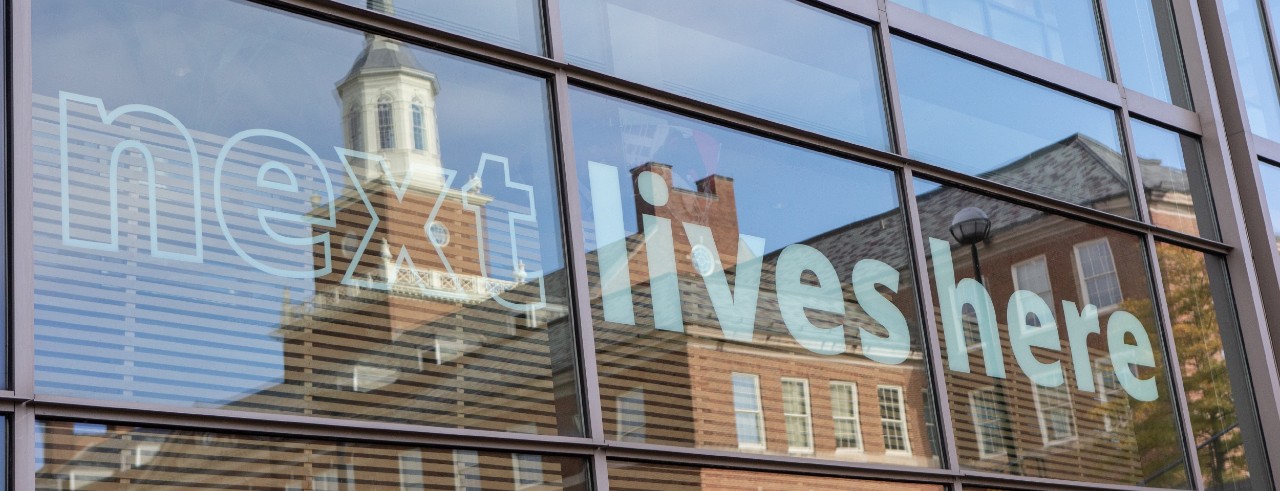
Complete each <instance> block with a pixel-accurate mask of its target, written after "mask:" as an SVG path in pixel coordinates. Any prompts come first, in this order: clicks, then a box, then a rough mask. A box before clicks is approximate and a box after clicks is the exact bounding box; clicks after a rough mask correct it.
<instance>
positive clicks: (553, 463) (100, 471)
mask: <svg viewBox="0 0 1280 491" xmlns="http://www.w3.org/2000/svg"><path fill="white" fill-rule="evenodd" d="M74 425H75V423H72V422H67V421H41V422H38V424H37V426H38V430H39V431H38V433H37V441H36V454H37V455H39V456H40V460H39V461H38V462H37V464H36V489H68V490H77V489H82V490H93V489H138V488H144V489H145V488H156V489H159V488H164V489H276V490H299V491H301V490H303V489H311V490H315V491H320V490H332V491H341V490H352V489H388V490H391V489H394V490H399V491H414V490H422V489H457V490H479V489H513V486H514V489H539V490H552V489H558V490H572V491H587V490H588V489H590V487H589V486H588V485H587V482H586V481H587V480H586V475H587V474H586V472H587V468H586V462H585V461H583V460H582V459H580V458H576V457H562V456H555V455H533V454H511V453H504V452H489V451H480V452H477V451H467V450H459V451H453V450H449V449H441V448H428V447H421V448H414V447H403V446H392V445H376V444H368V443H349V442H335V441H325V440H313V439H288V438H283V437H266V436H248V435H234V434H228V433H213V432H206V431H192V430H169V429H160V428H145V427H135V426H124V425H109V426H108V429H107V431H106V432H104V433H103V434H101V435H78V434H76V433H74V432H73V431H72V427H73V426H74Z"/></svg>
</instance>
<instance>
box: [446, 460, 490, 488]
mask: <svg viewBox="0 0 1280 491" xmlns="http://www.w3.org/2000/svg"><path fill="white" fill-rule="evenodd" d="M453 489H455V490H456V491H482V490H483V489H484V488H483V487H482V486H481V482H480V454H478V453H476V451H475V450H454V451H453Z"/></svg>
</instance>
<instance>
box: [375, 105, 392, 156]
mask: <svg viewBox="0 0 1280 491" xmlns="http://www.w3.org/2000/svg"><path fill="white" fill-rule="evenodd" d="M394 121H395V119H394V118H393V117H392V114H391V99H390V98H382V99H379V100H378V148H381V149H383V150H387V149H391V148H395V146H396V133H395V123H394Z"/></svg>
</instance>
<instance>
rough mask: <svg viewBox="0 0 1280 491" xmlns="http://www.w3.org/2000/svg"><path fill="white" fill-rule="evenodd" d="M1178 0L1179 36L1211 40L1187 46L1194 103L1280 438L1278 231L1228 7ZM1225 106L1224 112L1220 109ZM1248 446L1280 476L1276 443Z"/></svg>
mask: <svg viewBox="0 0 1280 491" xmlns="http://www.w3.org/2000/svg"><path fill="white" fill-rule="evenodd" d="M1173 5H1174V13H1175V18H1176V19H1178V20H1179V22H1178V23H1177V25H1178V29H1179V31H1180V32H1179V38H1180V39H1184V40H1185V39H1193V40H1201V39H1203V40H1205V44H1204V45H1196V46H1194V48H1195V49H1184V50H1183V56H1184V60H1185V61H1186V64H1187V73H1188V76H1187V79H1188V85H1189V86H1190V88H1191V90H1192V94H1191V95H1192V98H1193V100H1197V101H1201V102H1200V103H1198V104H1196V106H1197V108H1198V109H1199V111H1198V112H1200V114H1202V117H1201V120H1202V122H1203V124H1204V125H1205V127H1204V129H1205V138H1204V139H1203V140H1202V142H1201V143H1202V146H1203V151H1204V157H1205V166H1206V172H1207V174H1208V178H1209V187H1210V190H1211V194H1212V196H1213V204H1214V209H1215V212H1216V214H1217V218H1218V225H1219V228H1220V230H1221V234H1222V241H1223V242H1224V243H1226V244H1229V245H1232V246H1233V251H1232V252H1230V253H1228V254H1226V255H1225V258H1226V263H1227V270H1228V276H1229V278H1230V284H1231V289H1232V291H1233V292H1234V296H1235V298H1234V299H1233V302H1234V307H1235V311H1236V321H1237V322H1238V327H1239V329H1240V335H1241V338H1242V341H1243V343H1242V344H1243V345H1244V348H1245V357H1246V360H1247V362H1248V364H1249V367H1248V369H1249V372H1250V373H1252V374H1254V375H1255V376H1254V377H1252V378H1251V384H1250V387H1251V389H1252V392H1253V396H1254V399H1253V401H1252V402H1254V403H1255V404H1256V408H1257V413H1256V414H1257V418H1258V420H1259V421H1258V422H1259V425H1260V426H1261V428H1262V431H1263V435H1262V438H1260V439H1259V440H1261V441H1263V442H1266V441H1268V440H1271V441H1275V435H1273V434H1270V433H1274V432H1276V431H1277V430H1276V428H1280V383H1278V381H1277V378H1276V377H1277V363H1276V357H1275V349H1276V345H1275V344H1274V343H1275V342H1276V339H1274V338H1273V337H1272V335H1271V333H1270V328H1269V327H1268V322H1267V319H1268V317H1270V318H1272V319H1280V275H1278V273H1280V269H1278V266H1280V263H1278V259H1280V258H1278V257H1277V254H1276V248H1275V243H1274V242H1272V240H1273V237H1274V235H1272V233H1273V232H1274V231H1273V230H1272V229H1271V221H1270V219H1269V217H1268V212H1267V210H1268V208H1267V196H1266V194H1265V193H1264V189H1263V188H1262V181H1261V176H1260V175H1259V169H1258V167H1257V166H1258V163H1257V162H1256V160H1255V157H1254V155H1255V154H1254V152H1255V149H1254V138H1253V135H1252V131H1251V130H1250V127H1249V120H1248V115H1247V114H1246V113H1245V110H1244V107H1245V100H1244V95H1243V91H1242V90H1241V86H1240V82H1239V80H1238V79H1237V77H1236V76H1235V75H1236V71H1235V70H1234V66H1235V53H1234V52H1233V51H1232V49H1231V40H1230V38H1229V36H1228V31H1227V21H1226V12H1225V7H1224V6H1223V5H1222V3H1221V2H1196V1H1194V0H1175V1H1174V2H1173ZM1188 20H1189V21H1190V22H1188ZM1193 72H1194V73H1193ZM1192 75H1195V76H1192ZM1215 80H1216V83H1215V82H1214V81H1215ZM1219 114H1220V115H1221V117H1220V118H1218V117H1215V116H1216V115H1219ZM1250 230H1253V231H1255V233H1252V234H1251V233H1249V231H1250ZM1258 232H1261V233H1258ZM1255 251H1256V252H1255ZM1246 452H1250V453H1251V454H1254V455H1253V456H1252V458H1251V461H1252V462H1262V463H1263V466H1251V472H1257V473H1267V474H1269V478H1270V479H1272V480H1274V479H1275V478H1276V476H1280V459H1276V458H1272V457H1271V456H1272V455H1275V454H1276V453H1277V449H1275V448H1271V449H1268V448H1267V445H1265V444H1264V445H1261V446H1258V447H1253V448H1246ZM1252 462H1251V464H1252Z"/></svg>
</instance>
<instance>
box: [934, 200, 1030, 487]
mask: <svg viewBox="0 0 1280 491" xmlns="http://www.w3.org/2000/svg"><path fill="white" fill-rule="evenodd" d="M951 236H952V237H955V239H956V242H959V243H960V245H962V246H966V245H967V246H969V254H970V257H972V258H973V276H974V279H975V280H977V281H978V283H982V265H981V263H980V262H978V243H979V242H982V241H985V240H987V238H988V237H990V236H991V217H989V216H987V212H985V211H982V209H981V208H978V207H975V206H970V207H968V208H965V209H962V210H960V211H958V212H956V215H955V216H954V217H952V218H951ZM975 309H976V307H975ZM995 382H996V384H995V387H996V390H997V391H998V392H999V394H1000V398H1001V399H1000V400H1001V401H1005V404H1006V406H1005V408H1004V410H1003V411H1002V413H1003V415H1002V417H1001V421H1000V424H1001V425H1002V426H1003V427H1004V428H1003V429H1004V438H1005V440H1004V441H1003V444H1004V451H1005V455H1007V456H1008V459H1009V463H1008V466H1009V470H1010V471H1012V473H1014V474H1021V473H1022V470H1023V469H1022V461H1021V459H1019V458H1018V449H1017V439H1016V437H1015V436H1014V434H1013V421H1010V420H1009V416H1008V406H1007V404H1008V402H1007V401H1008V399H1007V398H1006V394H1005V385H1004V380H1003V379H996V381H995ZM979 444H981V443H979Z"/></svg>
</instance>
